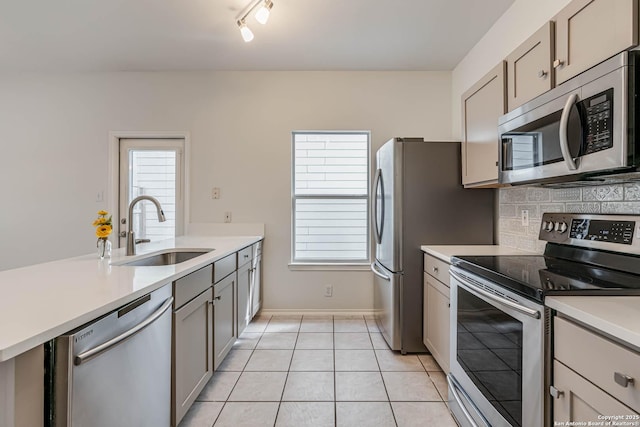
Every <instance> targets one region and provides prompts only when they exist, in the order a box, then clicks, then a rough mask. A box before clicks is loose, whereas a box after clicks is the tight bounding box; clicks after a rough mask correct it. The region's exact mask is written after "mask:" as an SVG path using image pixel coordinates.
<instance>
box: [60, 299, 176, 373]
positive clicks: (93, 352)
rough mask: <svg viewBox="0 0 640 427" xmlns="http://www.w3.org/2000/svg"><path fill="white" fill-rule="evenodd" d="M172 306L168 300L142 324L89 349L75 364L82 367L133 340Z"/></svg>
mask: <svg viewBox="0 0 640 427" xmlns="http://www.w3.org/2000/svg"><path fill="white" fill-rule="evenodd" d="M172 304H173V297H169V298H167V300H166V301H165V302H164V303H163V304H162V305H161V306H160V308H159V309H157V310H156V311H155V312H154V313H153V314H151V315H150V316H149V317H147V318H146V319H144V320H143V321H142V322H140V323H138V324H137V325H136V326H134V327H133V328H131V329H129V330H128V331H125V332H123V333H121V334H120V335H118V336H117V337H114V338H112V339H110V340H109V341H107V342H104V343H102V344H100V345H98V346H96V347H94V348H92V349H89V350H87V351H84V352H82V353H80V354H78V355H77V356H76V357H74V358H73V364H74V365H76V366H80V365H82V364H83V363H85V362H88V361H90V360H91V359H93V358H95V357H98V356H99V355H101V354H102V353H104V352H105V351H107V350H109V349H110V348H112V347H115V346H116V345H118V344H120V343H122V342H124V341H125V340H127V339H128V338H131V337H132V336H134V335H135V334H137V333H138V332H140V331H142V330H143V329H145V328H146V327H147V326H149V325H151V324H152V323H153V322H155V321H156V320H158V318H159V317H160V316H162V315H163V314H164V313H165V312H166V311H167V310H168V309H169V308H170V307H171V305H172Z"/></svg>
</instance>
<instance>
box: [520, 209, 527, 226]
mask: <svg viewBox="0 0 640 427" xmlns="http://www.w3.org/2000/svg"><path fill="white" fill-rule="evenodd" d="M521 215H522V217H521V219H522V226H523V227H528V226H529V211H528V210H527V209H522V214H521Z"/></svg>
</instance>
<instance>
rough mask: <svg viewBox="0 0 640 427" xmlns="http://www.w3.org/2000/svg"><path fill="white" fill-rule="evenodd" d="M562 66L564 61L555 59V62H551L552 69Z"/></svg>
mask: <svg viewBox="0 0 640 427" xmlns="http://www.w3.org/2000/svg"><path fill="white" fill-rule="evenodd" d="M563 65H564V61H561V60H559V59H556V60H555V61H553V68H559V67H562V66H563Z"/></svg>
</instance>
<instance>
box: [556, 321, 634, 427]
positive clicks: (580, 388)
mask: <svg viewBox="0 0 640 427" xmlns="http://www.w3.org/2000/svg"><path fill="white" fill-rule="evenodd" d="M553 341H554V347H553V352H554V353H553V359H554V360H553V378H552V385H551V387H550V389H549V392H550V394H551V396H553V397H554V399H553V420H554V422H558V423H565V424H566V423H567V422H574V423H576V425H578V423H584V425H587V423H588V422H590V421H591V422H596V421H599V420H602V416H611V415H618V416H620V417H622V418H621V419H622V420H625V421H631V422H637V421H638V420H639V419H640V418H639V416H640V390H638V387H637V385H636V383H635V379H636V378H640V353H638V352H637V351H636V349H633V348H630V347H626V346H623V345H621V344H620V343H619V342H615V341H612V340H610V339H609V338H608V337H607V336H605V335H600V334H599V333H598V332H597V331H594V330H591V329H587V328H585V327H583V326H581V325H580V324H578V323H574V322H573V321H572V320H570V319H566V318H562V317H559V316H554V318H553ZM585 355H588V356H589V357H585ZM580 425H582V424H580ZM605 425H606V424H605Z"/></svg>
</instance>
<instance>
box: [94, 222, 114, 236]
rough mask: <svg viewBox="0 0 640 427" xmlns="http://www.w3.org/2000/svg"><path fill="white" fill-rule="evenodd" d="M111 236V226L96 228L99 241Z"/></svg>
mask: <svg viewBox="0 0 640 427" xmlns="http://www.w3.org/2000/svg"><path fill="white" fill-rule="evenodd" d="M109 234H111V226H110V225H101V226H99V227H98V228H96V236H97V237H98V238H99V239H106V238H107V237H109Z"/></svg>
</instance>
